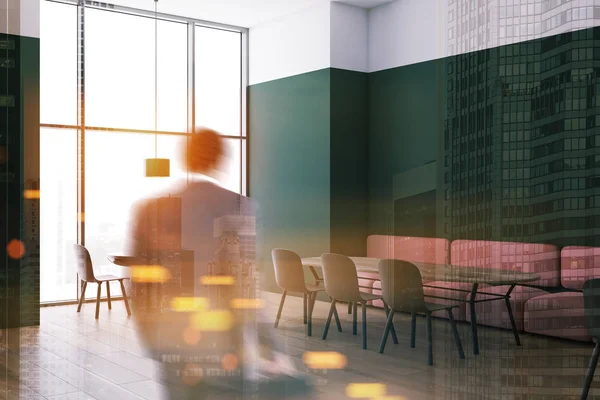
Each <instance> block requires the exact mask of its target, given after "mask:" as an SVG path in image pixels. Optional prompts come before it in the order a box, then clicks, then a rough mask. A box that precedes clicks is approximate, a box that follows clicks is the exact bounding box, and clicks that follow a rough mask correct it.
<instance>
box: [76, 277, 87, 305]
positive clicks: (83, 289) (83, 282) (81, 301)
mask: <svg viewBox="0 0 600 400" xmlns="http://www.w3.org/2000/svg"><path fill="white" fill-rule="evenodd" d="M86 288H87V282H86V281H82V282H81V297H80V298H79V305H77V312H80V311H81V306H82V305H83V300H85V289H86Z"/></svg>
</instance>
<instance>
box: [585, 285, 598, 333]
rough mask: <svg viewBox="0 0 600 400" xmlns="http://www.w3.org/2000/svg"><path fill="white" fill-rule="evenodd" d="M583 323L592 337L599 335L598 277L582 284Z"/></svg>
mask: <svg viewBox="0 0 600 400" xmlns="http://www.w3.org/2000/svg"><path fill="white" fill-rule="evenodd" d="M583 304H584V309H585V324H586V327H587V328H588V331H589V332H590V336H592V337H593V338H599V337H600V279H598V278H596V279H590V280H588V281H586V282H585V283H584V284H583Z"/></svg>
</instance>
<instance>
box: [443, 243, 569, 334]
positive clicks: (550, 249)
mask: <svg viewBox="0 0 600 400" xmlns="http://www.w3.org/2000/svg"><path fill="white" fill-rule="evenodd" d="M451 261H452V264H453V265H465V266H476V267H483V268H494V269H504V270H514V271H519V272H525V273H535V274H537V275H539V276H540V279H539V280H538V281H535V282H531V285H534V286H544V287H557V286H558V285H559V283H560V265H559V264H560V263H559V251H558V248H557V247H556V246H553V245H549V244H537V243H518V242H496V241H484V240H455V241H454V242H452V245H451ZM458 285H461V286H463V285H464V284H458ZM464 286H466V289H470V285H464ZM461 288H462V287H461ZM509 289H510V286H480V287H479V288H478V290H479V291H483V292H488V293H494V294H500V295H504V294H506V293H507V292H508V290H509ZM461 293H464V292H461ZM546 293H547V292H545V291H544V290H542V289H539V288H533V287H525V286H516V287H515V288H514V290H513V291H512V293H511V298H510V303H511V308H512V310H513V315H514V317H515V325H516V327H517V329H518V330H523V328H524V310H525V303H526V302H527V300H529V299H531V298H532V297H535V296H540V295H543V294H546ZM470 297H471V294H470V293H464V298H465V299H466V300H469V299H470ZM490 297H492V296H489V295H485V294H478V295H477V297H476V299H482V300H483V299H486V298H490ZM466 307H468V305H466V304H465V308H466ZM475 313H476V315H477V323H478V324H481V325H489V326H495V327H499V328H506V329H512V326H511V323H510V318H509V315H508V310H507V308H506V304H505V302H504V301H487V302H481V303H477V304H476V305H475ZM466 320H467V321H471V316H470V313H468V312H466Z"/></svg>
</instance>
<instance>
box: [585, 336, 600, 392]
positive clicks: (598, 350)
mask: <svg viewBox="0 0 600 400" xmlns="http://www.w3.org/2000/svg"><path fill="white" fill-rule="evenodd" d="M598 356H600V343H598V342H596V346H594V352H593V353H592V358H591V359H590V366H589V367H588V371H587V375H586V376H585V381H584V382H583V389H581V397H580V399H581V400H586V399H587V397H588V393H589V391H590V386H591V385H592V380H593V379H594V372H595V371H596V365H597V364H598Z"/></svg>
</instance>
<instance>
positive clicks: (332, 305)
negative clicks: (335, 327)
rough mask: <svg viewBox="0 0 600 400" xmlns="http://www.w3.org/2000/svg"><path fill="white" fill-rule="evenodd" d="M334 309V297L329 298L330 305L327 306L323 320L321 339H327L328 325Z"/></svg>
mask: <svg viewBox="0 0 600 400" xmlns="http://www.w3.org/2000/svg"><path fill="white" fill-rule="evenodd" d="M334 309H335V299H331V306H330V307H329V315H328V316H327V321H326V322H325V328H323V338H322V339H323V340H325V339H327V332H329V325H330V324H331V317H333V310H334Z"/></svg>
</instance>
